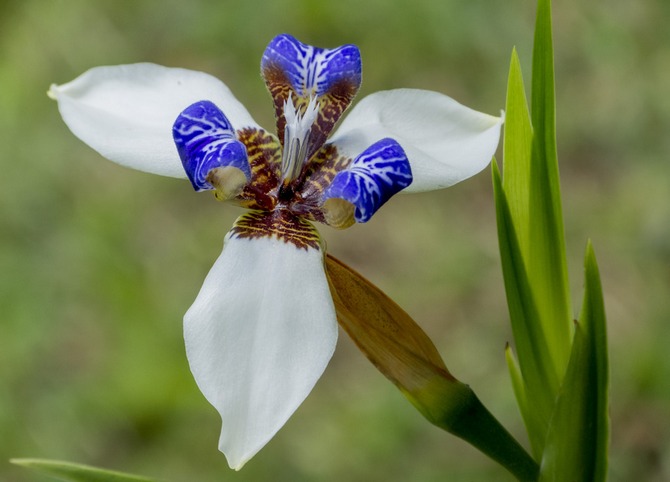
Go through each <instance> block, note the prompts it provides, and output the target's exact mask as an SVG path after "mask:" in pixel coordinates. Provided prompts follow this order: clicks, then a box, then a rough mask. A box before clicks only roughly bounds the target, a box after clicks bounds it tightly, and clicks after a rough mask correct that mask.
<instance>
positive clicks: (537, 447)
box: [492, 160, 560, 456]
mask: <svg viewBox="0 0 670 482" xmlns="http://www.w3.org/2000/svg"><path fill="white" fill-rule="evenodd" d="M492 172H493V194H494V199H495V205H496V220H497V225H498V242H499V245H500V259H501V262H502V269H503V278H504V281H505V293H506V295H507V304H508V308H509V314H510V320H511V322H512V331H513V334H514V340H515V342H516V349H517V353H518V356H519V365H520V368H521V374H522V377H523V380H524V387H525V390H524V393H525V396H526V399H527V400H532V401H533V403H532V404H530V403H522V404H520V407H521V409H522V410H523V409H524V407H525V408H526V410H527V412H526V413H524V414H523V418H524V421H525V422H526V423H527V429H528V433H529V438H530V440H531V444H532V446H533V453H534V454H535V455H536V456H540V455H541V454H542V450H543V447H544V440H545V436H546V431H547V427H548V424H549V420H550V418H551V413H552V411H553V406H554V399H555V395H556V393H557V392H558V387H559V383H560V382H559V379H558V377H557V372H556V369H555V367H554V366H552V365H551V359H550V358H549V357H547V356H546V353H547V352H548V347H547V341H546V339H545V335H544V333H543V331H542V325H541V324H540V323H539V321H538V320H539V315H538V308H537V304H536V301H535V299H534V297H533V292H532V290H531V285H530V281H529V279H528V275H527V271H526V266H525V263H524V259H523V256H522V253H521V249H520V248H519V243H518V236H517V233H516V231H515V228H514V224H513V222H512V219H511V214H510V208H509V205H508V202H507V197H506V195H505V192H504V191H503V188H502V181H501V179H500V173H499V171H498V166H497V164H496V162H495V160H494V162H493V164H492Z"/></svg>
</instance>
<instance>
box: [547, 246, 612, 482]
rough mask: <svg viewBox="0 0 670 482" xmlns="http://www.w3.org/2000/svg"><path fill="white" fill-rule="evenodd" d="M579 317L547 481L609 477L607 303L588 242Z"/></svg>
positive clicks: (551, 436)
mask: <svg viewBox="0 0 670 482" xmlns="http://www.w3.org/2000/svg"><path fill="white" fill-rule="evenodd" d="M584 264H585V290H584V302H583V306H582V311H581V315H580V321H579V323H578V324H577V326H576V329H575V335H574V340H573V346H572V353H571V355H570V361H569V363H568V368H567V371H566V375H565V380H564V382H563V386H562V387H561V391H560V393H559V396H558V399H557V401H556V410H555V413H554V416H553V418H552V421H551V425H550V427H549V433H548V435H547V444H546V449H545V453H544V457H543V461H542V472H541V476H540V480H542V481H552V482H554V481H555V482H559V481H565V480H569V481H573V482H580V481H583V482H599V481H605V480H606V478H607V452H608V444H609V415H608V390H609V369H608V356H607V331H606V322H605V306H604V302H603V295H602V286H601V283H600V275H599V273H598V265H597V263H596V258H595V254H594V253H593V248H592V246H591V243H590V242H589V243H588V245H587V248H586V256H585V263H584Z"/></svg>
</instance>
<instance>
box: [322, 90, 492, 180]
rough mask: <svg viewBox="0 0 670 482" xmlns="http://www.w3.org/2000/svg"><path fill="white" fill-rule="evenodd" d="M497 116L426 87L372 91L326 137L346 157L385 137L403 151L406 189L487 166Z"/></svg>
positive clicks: (464, 175) (463, 175) (464, 176)
mask: <svg viewBox="0 0 670 482" xmlns="http://www.w3.org/2000/svg"><path fill="white" fill-rule="evenodd" d="M501 125H502V119H501V118H499V117H493V116H490V115H487V114H482V113H481V112H477V111H475V110H472V109H470V108H468V107H465V106H463V105H461V104H459V103H458V102H456V101H455V100H453V99H451V98H450V97H447V96H446V95H442V94H439V93H437V92H431V91H427V90H416V89H397V90H387V91H382V92H376V93H374V94H371V95H369V96H367V97H365V98H364V99H363V100H361V101H360V102H359V103H358V104H357V105H356V107H354V108H353V109H352V111H351V112H350V113H349V115H348V116H347V117H346V118H345V119H344V121H343V122H342V124H341V125H340V127H339V129H338V130H337V132H336V133H335V134H334V135H333V137H332V138H331V140H330V142H332V143H333V144H335V145H336V146H337V147H338V149H339V150H340V151H341V152H343V153H345V154H346V155H348V156H350V157H355V156H357V155H358V154H360V153H361V152H362V151H363V150H364V149H365V148H367V147H368V146H369V145H370V144H373V143H374V142H376V141H378V140H379V139H382V138H384V137H390V138H392V139H395V140H396V141H398V143H399V144H400V145H401V146H402V148H403V149H404V150H405V153H406V154H407V158H408V159H409V162H410V165H411V166H412V174H413V176H414V181H413V182H412V184H411V185H410V186H409V187H408V188H406V189H405V192H420V191H429V190H432V189H440V188H443V187H448V186H451V185H452V184H456V183H457V182H460V181H462V180H463V179H467V178H468V177H470V176H473V175H475V174H476V173H478V172H479V171H481V170H482V169H484V167H486V166H487V165H488V164H489V162H490V161H491V158H492V157H493V154H494V153H495V150H496V147H497V146H498V140H499V138H500V126H501Z"/></svg>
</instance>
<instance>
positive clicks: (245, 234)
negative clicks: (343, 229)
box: [230, 209, 321, 250]
mask: <svg viewBox="0 0 670 482" xmlns="http://www.w3.org/2000/svg"><path fill="white" fill-rule="evenodd" d="M230 235H231V236H233V237H236V238H247V239H258V238H273V239H277V240H280V241H283V242H285V243H291V244H293V245H295V246H296V247H297V248H299V249H305V250H306V249H309V248H312V249H321V237H320V236H319V232H318V231H317V230H316V228H315V227H314V226H312V224H310V223H309V222H308V221H305V220H304V219H302V218H300V217H298V216H295V215H293V214H291V213H290V212H289V211H287V210H283V209H282V210H277V211H272V212H263V211H252V212H250V213H247V214H244V215H242V216H240V217H239V218H237V221H235V224H234V225H233V229H232V230H231V231H230Z"/></svg>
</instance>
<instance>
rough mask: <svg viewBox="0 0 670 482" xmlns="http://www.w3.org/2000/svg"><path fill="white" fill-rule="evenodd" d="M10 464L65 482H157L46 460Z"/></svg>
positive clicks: (26, 460)
mask: <svg viewBox="0 0 670 482" xmlns="http://www.w3.org/2000/svg"><path fill="white" fill-rule="evenodd" d="M10 462H12V463H13V464H16V465H20V466H22V467H27V468H30V469H34V470H36V471H37V472H41V473H43V474H46V475H48V476H51V477H53V478H55V479H57V480H62V481H64V482H157V481H156V480H155V479H148V478H146V477H140V476H138V475H131V474H124V473H122V472H115V471H113V470H106V469H99V468H97V467H91V466H89V465H81V464H74V463H71V462H62V461H59V460H44V459H12V460H11V461H10Z"/></svg>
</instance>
